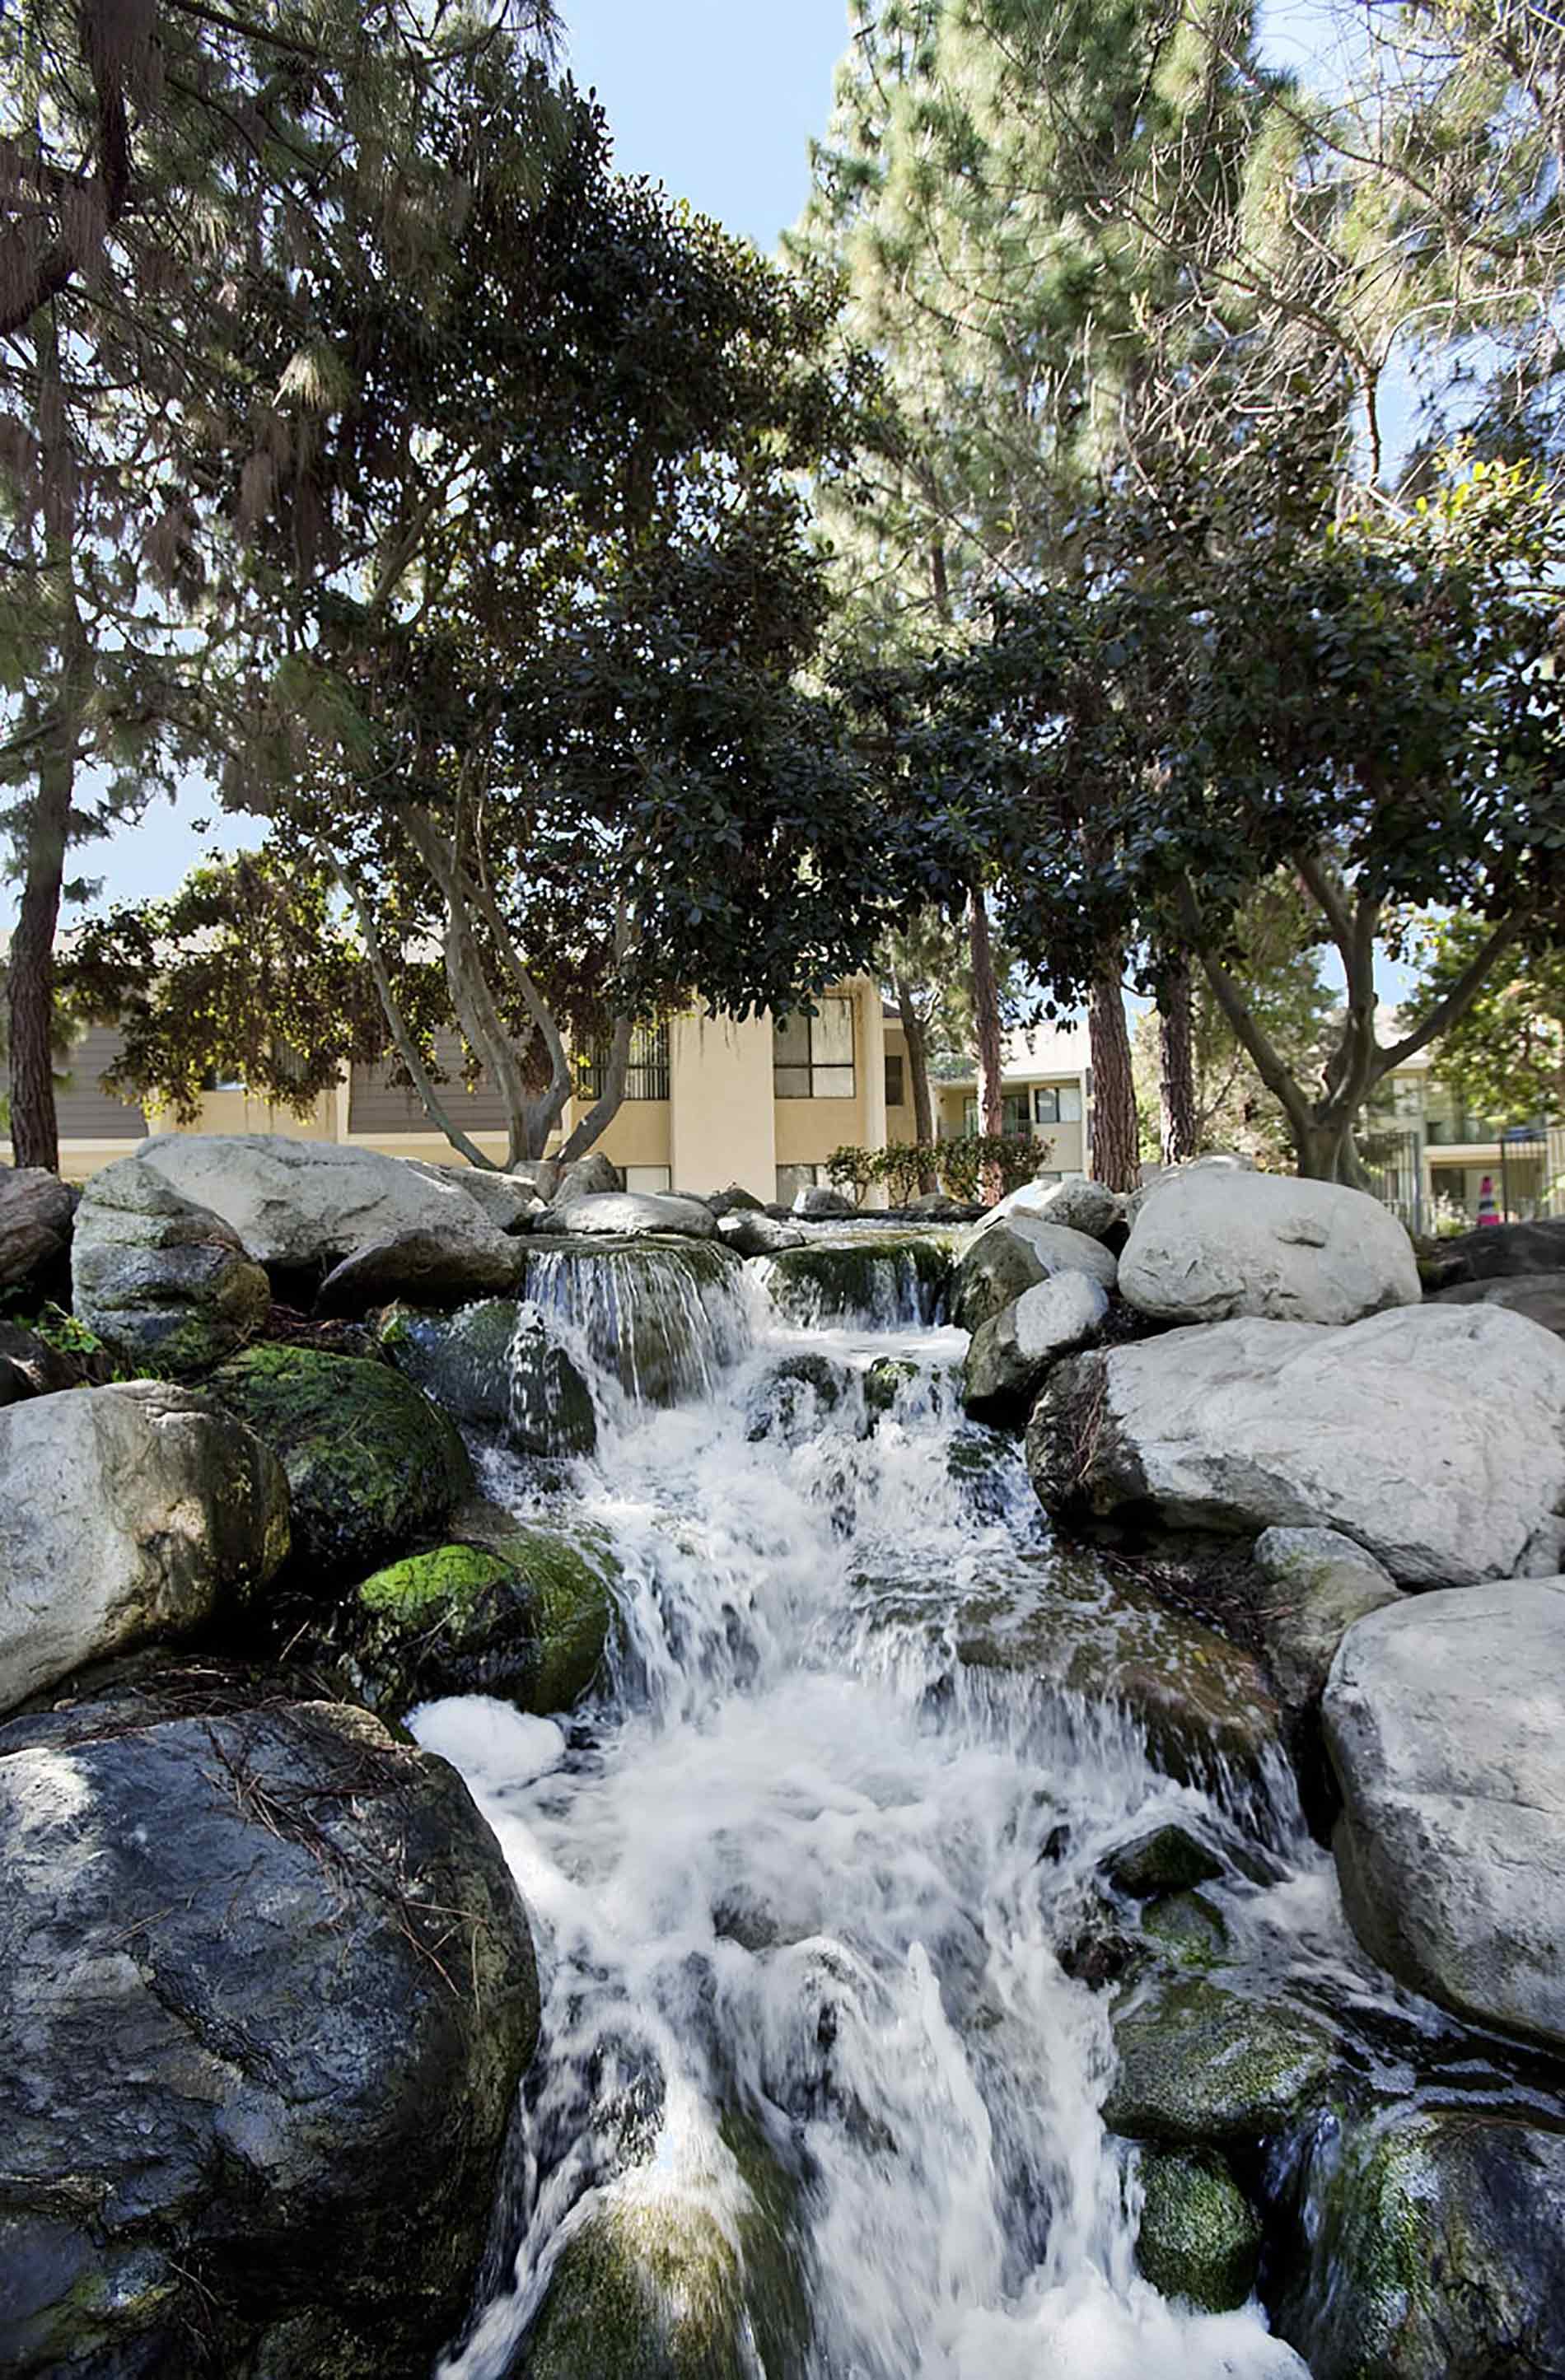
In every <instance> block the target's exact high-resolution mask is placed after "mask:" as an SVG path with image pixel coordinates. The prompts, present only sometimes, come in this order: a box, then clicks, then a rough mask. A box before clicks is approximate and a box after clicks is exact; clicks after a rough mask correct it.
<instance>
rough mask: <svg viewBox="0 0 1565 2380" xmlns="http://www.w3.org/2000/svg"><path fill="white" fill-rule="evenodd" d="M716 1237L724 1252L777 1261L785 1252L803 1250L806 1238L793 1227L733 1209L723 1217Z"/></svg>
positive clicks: (749, 1210) (752, 1211) (745, 1209)
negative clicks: (720, 1242)
mask: <svg viewBox="0 0 1565 2380" xmlns="http://www.w3.org/2000/svg"><path fill="white" fill-rule="evenodd" d="M717 1235H718V1238H719V1239H720V1240H721V1241H722V1245H723V1246H724V1247H725V1248H732V1249H734V1253H735V1254H736V1255H738V1256H742V1257H774V1256H776V1255H777V1254H778V1253H779V1251H780V1250H781V1249H782V1248H802V1247H803V1246H804V1245H805V1242H806V1239H807V1233H804V1232H801V1231H798V1230H796V1229H795V1226H794V1225H793V1224H792V1223H780V1222H778V1221H777V1220H776V1218H775V1217H774V1216H772V1215H764V1214H761V1213H759V1212H758V1210H756V1209H754V1208H749V1207H735V1208H729V1210H728V1211H727V1213H726V1214H722V1215H720V1216H719V1217H718V1219H717Z"/></svg>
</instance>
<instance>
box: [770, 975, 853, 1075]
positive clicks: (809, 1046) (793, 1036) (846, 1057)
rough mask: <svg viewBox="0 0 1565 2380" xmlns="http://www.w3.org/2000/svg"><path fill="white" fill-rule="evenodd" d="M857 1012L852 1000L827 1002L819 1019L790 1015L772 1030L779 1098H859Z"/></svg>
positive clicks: (773, 1067)
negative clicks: (855, 1054) (855, 1044)
mask: <svg viewBox="0 0 1565 2380" xmlns="http://www.w3.org/2000/svg"><path fill="white" fill-rule="evenodd" d="M853 1010H854V1004H853V1002H852V1001H851V1000H841V999H830V1000H823V1001H822V1002H820V1006H819V1014H816V1015H814V1016H787V1017H784V1018H783V1019H782V1021H781V1023H779V1024H778V1025H777V1026H775V1027H774V1028H773V1033H772V1045H771V1075H772V1087H773V1088H774V1090H775V1092H776V1094H777V1097H778V1098H779V1099H852V1098H853V1097H854V1096H855V1091H856V1088H857V1085H856V1083H855V1077H854V1062H853Z"/></svg>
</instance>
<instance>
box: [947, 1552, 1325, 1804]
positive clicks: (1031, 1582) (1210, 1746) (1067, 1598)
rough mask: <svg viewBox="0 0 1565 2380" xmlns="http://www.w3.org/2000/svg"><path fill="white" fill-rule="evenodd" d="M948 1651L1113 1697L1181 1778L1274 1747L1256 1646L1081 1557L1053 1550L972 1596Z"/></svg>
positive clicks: (1272, 1715) (1250, 1769)
mask: <svg viewBox="0 0 1565 2380" xmlns="http://www.w3.org/2000/svg"><path fill="white" fill-rule="evenodd" d="M956 1652H957V1658H958V1659H959V1660H961V1661H962V1662H964V1664H965V1665H966V1666H968V1667H969V1668H975V1669H994V1670H1016V1671H1020V1672H1022V1673H1024V1674H1026V1675H1030V1676H1034V1677H1037V1678H1042V1679H1047V1680H1048V1681H1049V1682H1051V1683H1052V1684H1054V1685H1056V1686H1059V1687H1063V1688H1064V1689H1065V1690H1066V1691H1067V1692H1068V1693H1072V1694H1081V1695H1084V1696H1085V1697H1086V1698H1087V1699H1088V1700H1090V1701H1109V1702H1112V1703H1117V1704H1118V1705H1119V1706H1121V1707H1122V1708H1123V1709H1125V1710H1127V1711H1128V1712H1129V1713H1130V1715H1131V1716H1132V1718H1134V1719H1135V1720H1137V1721H1138V1722H1139V1724H1140V1725H1141V1726H1142V1727H1143V1728H1144V1729H1145V1730H1146V1738H1147V1749H1148V1751H1149V1753H1150V1755H1151V1756H1152V1758H1153V1759H1154V1760H1156V1761H1157V1763H1158V1764H1159V1767H1162V1768H1165V1769H1166V1770H1167V1771H1168V1772H1169V1773H1170V1775H1171V1776H1174V1777H1178V1778H1181V1779H1183V1780H1185V1781H1186V1782H1199V1781H1202V1780H1205V1781H1207V1782H1208V1783H1209V1782H1211V1781H1212V1780H1213V1778H1214V1775H1215V1772H1216V1770H1217V1769H1218V1768H1219V1767H1220V1766H1221V1765H1222V1764H1223V1763H1228V1764H1231V1766H1232V1767H1236V1768H1239V1769H1241V1770H1243V1771H1244V1772H1245V1773H1247V1774H1252V1775H1253V1774H1254V1773H1256V1771H1257V1770H1258V1769H1259V1768H1260V1767H1261V1766H1262V1765H1263V1763H1264V1762H1265V1761H1266V1759H1267V1758H1268V1755H1271V1754H1272V1753H1274V1752H1275V1751H1276V1749H1277V1748H1278V1743H1279V1728H1280V1713H1279V1711H1278V1707H1277V1705H1276V1703H1275V1702H1274V1701H1273V1699H1272V1696H1271V1694H1270V1691H1269V1689H1268V1685H1267V1682H1266V1677H1265V1674H1264V1672H1263V1670H1262V1669H1261V1665H1260V1663H1259V1662H1258V1661H1257V1660H1256V1658H1255V1656H1254V1655H1253V1654H1250V1653H1246V1652H1244V1651H1243V1650H1242V1649H1241V1647H1240V1646H1239V1645H1231V1644H1230V1643H1229V1642H1228V1640H1227V1638H1226V1637H1223V1636H1219V1635H1218V1634H1217V1633H1216V1631H1215V1630H1213V1629H1210V1628H1206V1627H1203V1626H1202V1624H1201V1623H1200V1621H1196V1620H1192V1619H1191V1618H1190V1617H1189V1616H1188V1615H1187V1614H1186V1613H1184V1612H1183V1611H1178V1610H1175V1609H1171V1608H1170V1607H1169V1606H1167V1605H1165V1604H1161V1603H1159V1602H1158V1600H1157V1599H1156V1597H1153V1596H1151V1595H1149V1594H1147V1593H1146V1591H1145V1590H1144V1589H1140V1588H1136V1587H1133V1586H1130V1585H1122V1584H1121V1583H1119V1582H1118V1581H1110V1579H1109V1578H1108V1577H1106V1576H1105V1574H1104V1573H1103V1572H1102V1570H1101V1569H1100V1568H1099V1567H1098V1564H1096V1563H1094V1562H1092V1561H1090V1560H1075V1561H1073V1560H1069V1559H1068V1558H1066V1557H1064V1556H1063V1555H1061V1554H1051V1555H1049V1556H1048V1557H1047V1558H1046V1559H1045V1560H1042V1561H1040V1562H1037V1563H1035V1564H1032V1565H1029V1566H1028V1569H1027V1572H1026V1573H1025V1576H1017V1577H1013V1578H1012V1579H1009V1580H1007V1581H1006V1582H1005V1583H1004V1584H1003V1585H1000V1586H997V1587H995V1588H994V1589H993V1590H992V1591H990V1592H989V1593H988V1594H978V1595H975V1596H973V1597H969V1598H968V1599H967V1600H966V1601H965V1602H964V1604H963V1606H962V1608H961V1609H960V1611H959V1613H958V1615H957V1629H956Z"/></svg>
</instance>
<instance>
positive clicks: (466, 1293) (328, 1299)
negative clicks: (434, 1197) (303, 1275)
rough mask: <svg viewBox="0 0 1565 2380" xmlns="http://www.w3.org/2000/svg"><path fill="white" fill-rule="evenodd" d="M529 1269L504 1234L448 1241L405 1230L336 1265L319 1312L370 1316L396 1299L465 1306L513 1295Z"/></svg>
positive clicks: (516, 1243)
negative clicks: (479, 1299)
mask: <svg viewBox="0 0 1565 2380" xmlns="http://www.w3.org/2000/svg"><path fill="white" fill-rule="evenodd" d="M526 1266H527V1256H526V1253H525V1251H524V1250H523V1248H522V1246H521V1244H520V1242H519V1241H517V1240H516V1239H514V1238H511V1237H509V1236H506V1237H502V1236H501V1235H500V1234H499V1233H496V1234H495V1235H494V1237H493V1238H492V1239H490V1240H483V1241H474V1240H465V1239H458V1240H446V1239H443V1238H442V1237H441V1236H440V1234H439V1233H435V1232H405V1233H403V1234H402V1236H401V1237H400V1238H399V1239H394V1240H376V1241H374V1242H373V1243H372V1244H371V1245H370V1246H369V1247H367V1248H359V1249H357V1250H356V1251H355V1253H354V1254H353V1255H352V1256H350V1257H344V1258H343V1260H342V1262H341V1264H340V1265H335V1266H334V1268H333V1269H332V1270H331V1271H330V1272H329V1273H328V1274H327V1275H326V1278H325V1280H324V1281H322V1282H321V1287H320V1290H319V1292H318V1293H317V1295H316V1300H315V1311H316V1312H317V1314H321V1315H337V1314H348V1315H359V1314H367V1313H368V1312H369V1310H370V1307H371V1306H372V1305H385V1304H386V1303H387V1302H388V1300H390V1299H392V1298H396V1297H408V1298H412V1299H413V1300H414V1301H415V1302H416V1303H425V1304H428V1305H443V1304H447V1303H449V1304H452V1305H459V1304H464V1303H466V1301H467V1299H469V1298H474V1297H504V1296H507V1295H513V1294H514V1293H515V1292H516V1288H517V1286H518V1284H519V1283H520V1281H521V1278H522V1274H523V1271H524V1270H525V1269H526Z"/></svg>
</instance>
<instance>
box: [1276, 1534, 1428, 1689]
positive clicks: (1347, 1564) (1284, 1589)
mask: <svg viewBox="0 0 1565 2380" xmlns="http://www.w3.org/2000/svg"><path fill="white" fill-rule="evenodd" d="M1255 1560H1256V1569H1257V1570H1258V1571H1259V1572H1260V1573H1261V1575H1262V1577H1263V1578H1264V1579H1265V1580H1266V1581H1267V1584H1268V1590H1269V1591H1268V1593H1267V1594H1265V1595H1263V1596H1262V1597H1261V1599H1260V1603H1259V1606H1258V1609H1257V1615H1256V1616H1257V1618H1258V1620H1259V1622H1260V1630H1261V1635H1262V1638H1263V1640H1264V1642H1265V1645H1266V1654H1267V1666H1268V1669H1269V1670H1270V1671H1271V1674H1272V1680H1273V1682H1274V1683H1275V1685H1276V1687H1277V1691H1278V1693H1279V1694H1280V1697H1281V1699H1282V1701H1283V1703H1284V1704H1285V1705H1286V1706H1287V1707H1288V1708H1289V1709H1290V1710H1293V1711H1305V1710H1309V1709H1311V1708H1313V1707H1314V1706H1316V1705H1317V1704H1318V1703H1319V1701H1320V1697H1321V1694H1322V1691H1323V1690H1324V1688H1325V1685H1326V1680H1327V1675H1328V1671H1329V1670H1330V1668H1331V1664H1332V1661H1333V1659H1334V1658H1335V1657H1336V1652H1337V1647H1338V1645H1340V1644H1341V1641H1342V1639H1343V1637H1344V1636H1345V1635H1346V1633H1347V1632H1348V1630H1349V1629H1350V1628H1351V1627H1352V1626H1353V1622H1354V1621H1355V1620H1362V1619H1364V1618H1365V1615H1366V1613H1368V1612H1371V1611H1378V1610H1379V1609H1381V1608H1382V1606H1383V1605H1385V1604H1389V1603H1401V1601H1402V1599H1403V1598H1402V1597H1401V1594H1400V1592H1399V1591H1398V1588H1397V1585H1396V1582H1395V1580H1394V1579H1393V1578H1392V1576H1391V1573H1390V1572H1389V1570H1388V1569H1387V1568H1386V1566H1385V1564H1384V1563H1383V1562H1378V1561H1377V1560H1376V1559H1375V1556H1374V1555H1373V1554H1369V1553H1365V1549H1364V1548H1363V1547H1362V1546H1357V1545H1354V1543H1353V1539H1352V1538H1351V1537H1344V1536H1342V1535H1341V1533H1340V1531H1338V1530H1336V1529H1266V1530H1264V1531H1263V1532H1262V1534H1261V1535H1260V1536H1258V1537H1257V1538H1256V1554H1255Z"/></svg>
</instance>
